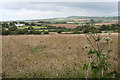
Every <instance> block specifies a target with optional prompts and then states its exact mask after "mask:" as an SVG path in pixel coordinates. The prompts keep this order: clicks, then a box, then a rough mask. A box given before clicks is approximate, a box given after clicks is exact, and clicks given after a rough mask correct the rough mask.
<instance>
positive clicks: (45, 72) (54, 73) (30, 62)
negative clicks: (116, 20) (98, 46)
mask: <svg viewBox="0 0 120 80" xmlns="http://www.w3.org/2000/svg"><path fill="white" fill-rule="evenodd" d="M101 36H102V37H106V36H107V33H106V34H105V33H104V34H103V33H102V34H101ZM110 37H111V38H112V40H113V43H112V44H111V49H112V50H113V52H112V53H110V54H109V55H110V59H109V63H110V64H111V65H110V66H111V67H110V68H109V71H113V70H117V68H118V55H117V47H118V34H117V33H113V34H111V35H110ZM86 43H88V41H87V39H86V37H85V34H69V35H68V34H66V35H65V34H56V35H50V34H48V35H8V36H3V37H2V45H3V46H2V51H3V52H2V70H3V77H6V78H15V77H17V78H28V77H29V78H83V77H85V73H84V70H83V64H85V63H88V61H89V59H88V58H87V54H86V53H85V51H83V49H82V48H83V47H84V45H85V44H86ZM89 74H90V73H89ZM89 77H90V76H89Z"/></svg>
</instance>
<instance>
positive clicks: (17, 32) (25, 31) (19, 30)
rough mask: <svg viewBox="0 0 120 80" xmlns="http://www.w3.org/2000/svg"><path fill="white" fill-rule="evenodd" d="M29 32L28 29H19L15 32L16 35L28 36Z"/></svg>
mask: <svg viewBox="0 0 120 80" xmlns="http://www.w3.org/2000/svg"><path fill="white" fill-rule="evenodd" d="M27 32H28V30H27V29H18V30H16V31H15V33H14V34H26V33H27Z"/></svg>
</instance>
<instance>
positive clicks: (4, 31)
mask: <svg viewBox="0 0 120 80" xmlns="http://www.w3.org/2000/svg"><path fill="white" fill-rule="evenodd" d="M9 34H11V31H9V30H3V31H2V35H9Z"/></svg>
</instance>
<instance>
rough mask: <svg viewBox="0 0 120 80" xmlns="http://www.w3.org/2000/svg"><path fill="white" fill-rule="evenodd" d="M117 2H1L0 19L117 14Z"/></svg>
mask: <svg viewBox="0 0 120 80" xmlns="http://www.w3.org/2000/svg"><path fill="white" fill-rule="evenodd" d="M117 15H118V3H117V2H7V3H5V2H2V3H0V21H8V20H29V19H45V18H54V17H67V16H117Z"/></svg>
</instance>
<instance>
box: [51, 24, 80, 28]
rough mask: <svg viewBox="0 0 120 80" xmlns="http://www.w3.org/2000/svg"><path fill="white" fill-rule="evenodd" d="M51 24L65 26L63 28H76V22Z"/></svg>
mask: <svg viewBox="0 0 120 80" xmlns="http://www.w3.org/2000/svg"><path fill="white" fill-rule="evenodd" d="M51 26H57V27H65V28H76V27H77V26H78V24H51Z"/></svg>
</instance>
